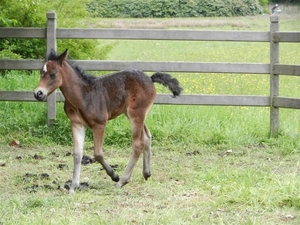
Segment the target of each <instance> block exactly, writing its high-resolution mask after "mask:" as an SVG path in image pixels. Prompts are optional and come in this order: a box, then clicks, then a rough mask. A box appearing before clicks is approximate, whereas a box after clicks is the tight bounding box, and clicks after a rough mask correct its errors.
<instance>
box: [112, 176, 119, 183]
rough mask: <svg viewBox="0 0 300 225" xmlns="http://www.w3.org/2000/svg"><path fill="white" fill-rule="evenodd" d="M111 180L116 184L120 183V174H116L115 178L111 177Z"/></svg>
mask: <svg viewBox="0 0 300 225" xmlns="http://www.w3.org/2000/svg"><path fill="white" fill-rule="evenodd" d="M111 179H112V180H113V181H114V182H118V181H119V180H120V178H119V175H118V174H114V175H113V176H111Z"/></svg>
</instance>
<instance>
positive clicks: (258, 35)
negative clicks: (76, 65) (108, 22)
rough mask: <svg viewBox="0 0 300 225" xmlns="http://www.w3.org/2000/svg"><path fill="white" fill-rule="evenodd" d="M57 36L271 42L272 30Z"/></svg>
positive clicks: (68, 34) (70, 34)
mask: <svg viewBox="0 0 300 225" xmlns="http://www.w3.org/2000/svg"><path fill="white" fill-rule="evenodd" d="M57 38H68V39H69V38H84V39H87V38H94V39H132V40H135V39H144V40H188V41H247V42H269V41H270V32H261V31H260V32H256V31H203V30H162V29H73V28H72V29H65V28H64V29H62V28H61V29H57Z"/></svg>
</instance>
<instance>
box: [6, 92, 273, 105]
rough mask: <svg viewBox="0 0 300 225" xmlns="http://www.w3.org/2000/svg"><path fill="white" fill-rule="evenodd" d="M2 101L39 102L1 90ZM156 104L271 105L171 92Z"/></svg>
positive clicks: (58, 96) (258, 100)
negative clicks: (173, 93)
mask: <svg viewBox="0 0 300 225" xmlns="http://www.w3.org/2000/svg"><path fill="white" fill-rule="evenodd" d="M64 100H65V99H64V96H63V94H62V93H61V92H60V91H57V92H56V101H57V102H63V101H64ZM0 101H27V102H37V101H36V99H35V98H34V92H33V91H0ZM154 103H155V104H170V105H217V106H263V107H264V106H270V98H269V97H267V96H250V95H249V96H243V95H242V96H234V95H181V96H179V97H177V98H173V97H172V95H171V94H170V95H169V94H158V95H157V96H156V99H155V102H154Z"/></svg>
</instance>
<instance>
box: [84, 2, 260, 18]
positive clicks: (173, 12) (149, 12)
mask: <svg viewBox="0 0 300 225" xmlns="http://www.w3.org/2000/svg"><path fill="white" fill-rule="evenodd" d="M88 10H89V12H91V13H92V14H93V15H94V16H95V17H106V18H116V17H132V18H145V17H153V18H168V17H199V16H204V17H220V16H247V15H257V14H261V13H262V6H261V5H260V2H259V1H258V0H144V1H141V0H92V1H91V3H90V4H88Z"/></svg>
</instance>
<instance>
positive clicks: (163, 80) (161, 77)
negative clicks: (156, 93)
mask: <svg viewBox="0 0 300 225" xmlns="http://www.w3.org/2000/svg"><path fill="white" fill-rule="evenodd" d="M151 80H152V82H153V83H155V82H157V83H160V84H162V85H164V86H166V87H168V88H169V89H170V91H171V92H172V93H173V97H174V98H175V97H176V96H179V95H180V93H181V91H182V87H180V86H179V81H178V80H177V79H176V78H173V77H172V76H171V75H170V74H167V73H160V72H156V73H154V74H153V75H152V76H151Z"/></svg>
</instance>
